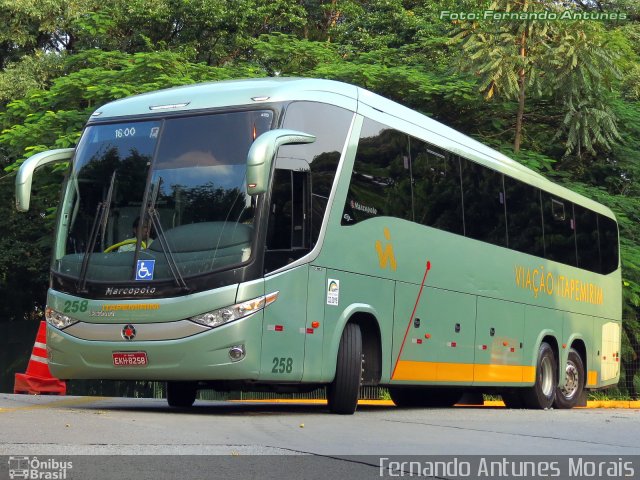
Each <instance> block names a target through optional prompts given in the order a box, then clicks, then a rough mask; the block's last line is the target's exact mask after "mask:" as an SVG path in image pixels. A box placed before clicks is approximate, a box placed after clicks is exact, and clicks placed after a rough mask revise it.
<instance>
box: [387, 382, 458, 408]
mask: <svg viewBox="0 0 640 480" xmlns="http://www.w3.org/2000/svg"><path fill="white" fill-rule="evenodd" d="M389 395H390V396H391V400H393V403H395V404H396V406H398V407H451V406H453V405H455V404H456V403H457V402H458V400H460V397H462V391H461V390H458V389H456V388H429V387H389Z"/></svg>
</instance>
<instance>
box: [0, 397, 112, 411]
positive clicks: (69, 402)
mask: <svg viewBox="0 0 640 480" xmlns="http://www.w3.org/2000/svg"><path fill="white" fill-rule="evenodd" d="M105 398H106V397H76V398H65V399H64V400H56V401H53V402H48V403H41V404H38V405H25V406H23V407H8V408H0V413H10V412H21V411H29V410H40V409H43V408H64V407H76V406H79V405H86V404H89V403H94V402H99V401H100V400H104V399H105Z"/></svg>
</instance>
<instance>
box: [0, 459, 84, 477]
mask: <svg viewBox="0 0 640 480" xmlns="http://www.w3.org/2000/svg"><path fill="white" fill-rule="evenodd" d="M72 468H73V462H70V461H61V460H56V459H55V458H47V459H44V460H41V459H39V458H38V457H24V456H12V457H9V478H10V479H14V478H27V479H33V480H36V479H42V480H64V479H66V478H68V477H67V471H68V470H71V469H72Z"/></svg>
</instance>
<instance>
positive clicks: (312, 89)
mask: <svg viewBox="0 0 640 480" xmlns="http://www.w3.org/2000/svg"><path fill="white" fill-rule="evenodd" d="M292 100H312V101H326V102H327V103H332V104H334V105H338V106H342V107H346V108H349V109H351V110H360V108H359V107H364V106H368V107H371V108H373V109H374V110H376V111H378V112H382V113H384V114H386V115H388V116H391V117H394V118H395V119H397V120H398V121H399V122H408V123H410V124H412V125H413V126H415V127H417V129H418V130H419V131H421V135H419V136H420V137H421V139H422V140H425V141H428V142H430V143H433V144H435V145H437V146H439V147H441V148H444V149H446V150H449V151H452V152H453V153H457V154H459V155H461V156H464V157H466V158H469V159H471V160H474V161H476V162H478V163H480V164H482V165H484V166H486V167H489V168H492V169H494V170H498V171H500V172H502V173H504V174H506V175H509V176H511V177H514V178H517V179H519V180H522V181H524V182H526V183H528V184H531V185H534V186H536V187H539V188H541V189H543V190H546V191H547V192H549V193H552V194H554V195H557V196H559V197H562V198H565V199H567V200H569V201H572V202H574V203H577V204H579V205H582V206H584V207H587V208H589V209H591V210H593V211H596V212H598V213H600V214H603V215H605V216H608V217H611V218H614V215H613V212H612V211H611V210H610V209H609V208H607V207H605V206H604V205H601V204H599V203H597V202H595V201H593V200H591V199H589V198H586V197H584V196H582V195H580V194H578V193H575V192H573V191H571V190H569V189H567V188H564V187H561V186H560V185H557V184H555V183H553V182H551V181H550V180H547V179H546V178H545V177H543V176H542V175H540V174H538V173H536V172H534V171H533V170H531V169H529V168H527V167H525V166H524V165H522V164H520V163H518V162H516V161H515V160H512V159H511V158H509V157H507V156H506V155H504V154H502V153H500V152H498V151H497V150H494V149H492V148H490V147H488V146H486V145H484V144H482V143H480V142H478V141H477V140H474V139H473V138H471V137H468V136H466V135H464V134H462V133H460V132H458V131H456V130H454V129H453V128H450V127H447V126H446V125H443V124H441V123H439V122H437V121H436V120H433V119H432V118H429V117H427V116H425V115H423V114H421V113H418V112H416V111H415V110H411V109H410V108H407V107H405V106H403V105H400V104H398V103H396V102H394V101H392V100H389V99H387V98H384V97H382V96H380V95H377V94H375V93H373V92H370V91H368V90H365V89H363V88H360V87H356V86H354V85H350V84H347V83H343V82H337V81H333V80H322V79H312V78H293V77H277V78H273V77H269V78H259V79H243V80H226V81H217V82H207V83H199V84H194V85H185V86H181V87H174V88H169V89H164V90H158V91H155V92H149V93H144V94H140V95H135V96H132V97H128V98H123V99H121V100H116V101H114V102H110V103H108V104H106V105H104V106H102V107H100V108H99V109H98V110H96V112H94V113H93V114H92V120H99V121H104V120H116V119H117V118H118V117H129V116H140V115H149V114H153V113H160V112H167V111H170V112H179V111H183V112H188V111H203V110H207V109H212V108H220V107H225V106H241V105H259V104H261V103H265V102H268V103H274V102H285V101H292ZM390 126H391V127H394V126H393V125H390ZM394 128H396V127H394Z"/></svg>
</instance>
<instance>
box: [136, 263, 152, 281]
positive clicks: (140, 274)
mask: <svg viewBox="0 0 640 480" xmlns="http://www.w3.org/2000/svg"><path fill="white" fill-rule="evenodd" d="M155 265H156V261H155V260H138V265H137V266H136V280H153V269H154V268H155Z"/></svg>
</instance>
